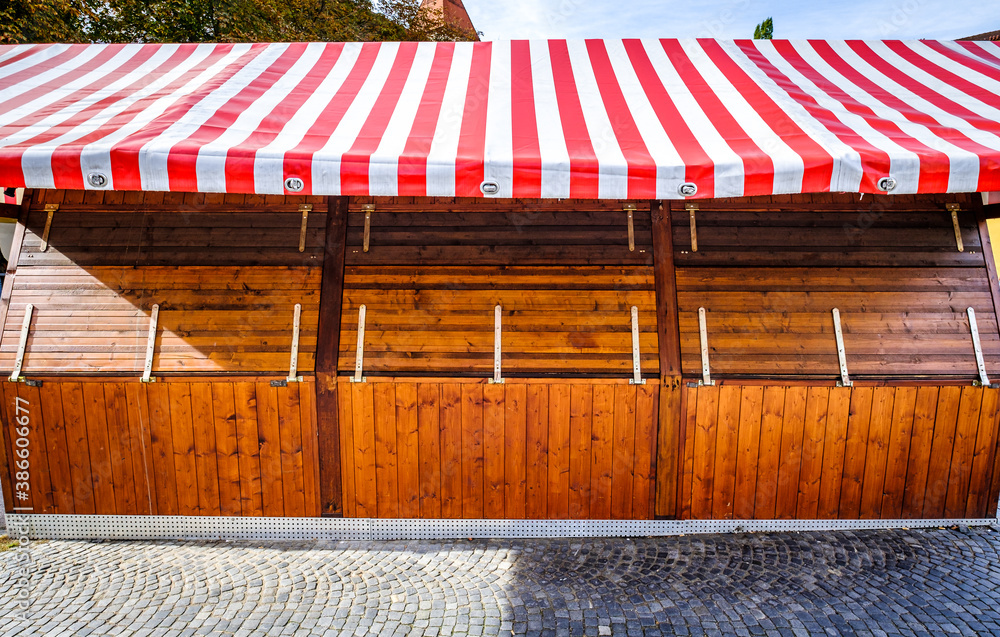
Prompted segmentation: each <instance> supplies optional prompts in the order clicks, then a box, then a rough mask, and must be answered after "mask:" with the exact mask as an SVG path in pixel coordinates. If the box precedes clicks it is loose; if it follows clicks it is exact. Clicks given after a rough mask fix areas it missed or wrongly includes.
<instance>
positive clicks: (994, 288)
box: [975, 208, 1000, 321]
mask: <svg viewBox="0 0 1000 637" xmlns="http://www.w3.org/2000/svg"><path fill="white" fill-rule="evenodd" d="M975 212H976V225H977V226H978V227H979V243H980V245H982V247H983V257H984V259H985V260H986V272H987V275H988V276H989V280H990V296H992V297H993V313H994V314H996V317H997V320H998V321H1000V287H998V286H1000V283H998V281H997V264H996V260H995V259H994V258H993V245H992V243H991V242H990V230H989V227H988V226H987V224H986V215H985V214H984V212H983V209H982V208H978V209H977V210H976V211H975Z"/></svg>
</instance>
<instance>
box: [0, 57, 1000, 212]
mask: <svg viewBox="0 0 1000 637" xmlns="http://www.w3.org/2000/svg"><path fill="white" fill-rule="evenodd" d="M887 177H888V178H891V179H893V180H895V188H894V189H893V190H892V192H893V193H915V192H921V193H935V192H976V191H986V190H1000V42H938V41H925V40H922V41H906V42H903V41H846V42H845V41H778V40H774V41H763V40H756V41H753V40H737V41H719V40H586V41H584V40H578V41H564V40H551V41H514V42H477V43H457V44H456V43H419V44H418V43H365V44H360V43H346V44H345V43H310V44H302V43H298V44H185V45H175V44H158V45H61V44H56V45H23V46H14V47H0V184H5V185H9V186H27V187H32V188H72V189H81V188H87V189H90V188H104V189H112V188H113V189H116V190H127V189H142V190H161V191H167V190H169V191H188V192H190V191H198V192H235V193H259V194H281V193H286V192H289V190H288V189H287V187H288V186H291V187H292V189H293V190H294V189H295V188H296V187H297V186H299V185H301V187H302V190H301V192H303V193H307V194H309V193H311V194H319V195H339V194H347V195H384V196H395V195H400V196H406V195H428V196H482V194H483V192H484V188H485V190H486V191H487V192H488V194H495V196H501V197H549V198H564V197H582V198H679V197H681V196H682V195H681V194H680V191H681V190H683V189H681V185H682V184H693V185H694V187H695V188H696V189H697V193H696V195H694V196H696V197H699V198H702V197H727V196H741V195H759V194H782V193H800V192H825V191H848V192H879V189H880V184H881V186H882V187H883V188H884V187H886V186H889V185H891V183H890V182H887V181H886V180H885V178H887ZM286 180H288V181H286ZM494 189H495V191H496V192H495V193H493V192H489V191H492V190H494ZM690 190H691V188H690V186H689V187H688V192H690Z"/></svg>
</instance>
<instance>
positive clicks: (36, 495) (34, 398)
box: [6, 384, 54, 514]
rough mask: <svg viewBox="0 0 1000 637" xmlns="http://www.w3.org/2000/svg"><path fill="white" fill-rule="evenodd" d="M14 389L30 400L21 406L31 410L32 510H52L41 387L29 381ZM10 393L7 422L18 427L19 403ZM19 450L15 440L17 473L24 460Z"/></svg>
mask: <svg viewBox="0 0 1000 637" xmlns="http://www.w3.org/2000/svg"><path fill="white" fill-rule="evenodd" d="M12 385H13V384H12ZM14 390H15V391H16V392H17V394H18V395H20V396H21V398H24V399H25V400H27V401H28V402H27V403H23V402H22V403H21V407H22V409H24V408H27V409H28V410H29V411H28V414H29V418H28V421H29V432H28V445H29V446H28V449H29V457H28V458H27V460H28V461H29V482H30V492H31V503H32V506H33V512H34V513H49V514H51V513H53V509H54V499H53V495H52V479H51V475H50V469H49V462H48V457H47V456H46V455H45V454H44V451H43V450H44V449H45V448H46V447H47V446H48V445H47V442H46V426H45V422H44V420H43V418H42V413H41V411H40V409H39V406H40V404H41V398H40V397H39V391H38V388H37V387H28V386H27V385H24V386H20V385H18V386H15V387H14ZM7 396H8V398H9V400H7V401H6V405H7V410H8V414H9V417H8V418H9V419H8V423H12V425H13V426H14V427H16V426H17V417H18V415H19V412H18V410H17V403H16V401H15V398H14V396H12V395H10V392H8V394H7ZM24 414H25V412H24V411H21V412H20V415H22V416H23V415H24ZM32 416H33V417H32ZM8 432H11V433H13V430H11V429H8ZM10 439H11V440H12V441H14V440H16V439H17V437H16V436H10ZM17 451H18V448H16V443H14V446H13V447H11V448H10V458H11V463H12V466H13V467H14V473H15V474H16V473H17V471H18V467H17V463H18V461H20V460H23V459H22V458H20V457H19V456H18V454H17Z"/></svg>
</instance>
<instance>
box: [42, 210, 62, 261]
mask: <svg viewBox="0 0 1000 637" xmlns="http://www.w3.org/2000/svg"><path fill="white" fill-rule="evenodd" d="M56 210H59V204H57V203H50V204H45V212H47V213H48V214H49V216H48V217H46V219H45V229H44V230H42V252H45V251H46V250H48V249H49V231H51V230H52V217H53V216H54V215H55V214H56Z"/></svg>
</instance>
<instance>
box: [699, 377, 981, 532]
mask: <svg viewBox="0 0 1000 637" xmlns="http://www.w3.org/2000/svg"><path fill="white" fill-rule="evenodd" d="M683 391H684V396H683V404H685V405H686V409H685V411H684V414H683V420H682V423H683V427H684V428H685V436H684V438H685V441H686V443H685V446H684V459H683V470H682V475H681V484H680V503H681V517H683V518H692V519H900V518H904V519H905V518H984V517H992V516H995V515H996V508H997V491H998V489H997V486H998V477H1000V476H998V474H1000V468H998V467H997V454H998V448H997V447H998V442H1000V429H998V428H1000V390H997V389H986V388H982V387H969V386H966V387H959V386H908V387H886V386H878V387H871V386H855V387H852V388H842V387H829V386H826V387H821V386H805V385H794V386H783V385H750V384H730V383H725V384H722V385H720V386H715V387H693V388H692V387H685V388H684V389H683Z"/></svg>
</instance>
